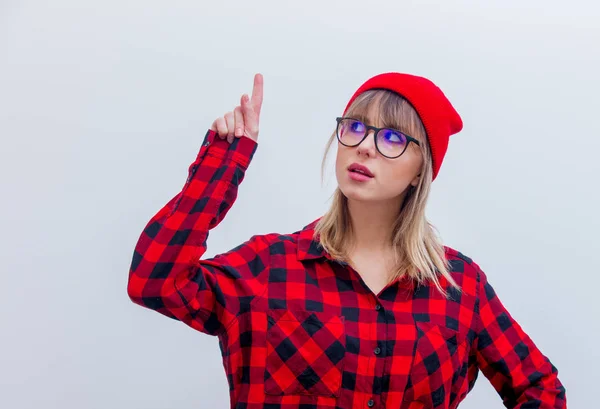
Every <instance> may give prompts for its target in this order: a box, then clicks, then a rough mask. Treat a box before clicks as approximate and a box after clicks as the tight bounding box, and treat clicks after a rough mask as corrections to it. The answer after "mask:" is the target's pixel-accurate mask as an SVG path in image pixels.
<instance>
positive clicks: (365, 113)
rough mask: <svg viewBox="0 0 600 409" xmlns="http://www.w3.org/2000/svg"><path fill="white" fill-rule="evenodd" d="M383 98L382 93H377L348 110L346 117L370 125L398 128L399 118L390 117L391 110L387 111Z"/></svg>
mask: <svg viewBox="0 0 600 409" xmlns="http://www.w3.org/2000/svg"><path fill="white" fill-rule="evenodd" d="M382 97H383V95H382V94H381V93H376V94H374V95H373V96H372V97H371V98H367V99H362V100H359V101H357V103H356V104H354V105H353V106H352V107H351V108H350V109H349V110H348V113H347V114H346V116H350V117H352V118H355V119H358V120H360V121H362V122H364V123H366V124H368V125H373V126H377V127H390V128H398V126H399V125H400V124H399V121H398V119H399V118H394V117H393V115H390V112H389V109H385V106H384V102H383V101H382ZM386 111H387V112H386Z"/></svg>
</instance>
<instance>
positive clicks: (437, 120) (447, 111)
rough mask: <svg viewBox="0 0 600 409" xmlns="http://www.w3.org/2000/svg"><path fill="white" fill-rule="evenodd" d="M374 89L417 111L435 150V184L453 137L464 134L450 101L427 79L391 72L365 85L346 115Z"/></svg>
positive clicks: (346, 109)
mask: <svg viewBox="0 0 600 409" xmlns="http://www.w3.org/2000/svg"><path fill="white" fill-rule="evenodd" d="M370 89H387V90H389V91H393V92H395V93H397V94H400V95H401V96H402V97H404V98H405V99H406V100H407V101H408V102H409V103H410V104H411V105H412V106H413V108H414V109H415V111H417V114H419V118H420V119H421V122H422V123H423V126H424V127H425V131H426V132H427V140H428V141H429V146H430V148H431V156H432V159H433V179H432V180H434V179H435V178H436V177H437V175H438V172H439V170H440V167H441V166H442V161H443V160H444V155H445V154H446V150H447V149H448V140H449V139H450V135H453V134H455V133H457V132H460V130H461V129H462V127H463V123H462V119H461V118H460V116H459V115H458V113H457V112H456V110H455V109H454V107H453V106H452V104H451V103H450V101H448V98H446V96H445V95H444V93H443V92H442V90H441V89H439V88H438V87H437V85H435V84H434V83H433V82H431V81H430V80H428V79H427V78H423V77H418V76H415V75H410V74H402V73H398V72H387V73H383V74H378V75H376V76H374V77H372V78H370V79H368V80H367V81H366V82H365V83H364V84H362V85H361V86H360V87H359V88H358V89H357V90H356V92H355V93H354V95H352V98H350V101H348V104H347V105H346V108H345V109H344V114H345V113H346V111H348V108H349V107H350V105H351V104H352V102H353V101H354V100H355V99H356V97H357V96H358V95H359V94H361V93H363V92H365V91H367V90H370Z"/></svg>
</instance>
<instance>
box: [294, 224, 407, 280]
mask: <svg viewBox="0 0 600 409" xmlns="http://www.w3.org/2000/svg"><path fill="white" fill-rule="evenodd" d="M319 220H320V218H318V219H316V220H314V221H313V222H311V223H309V224H308V225H306V226H304V227H303V228H302V230H300V231H299V232H298V244H297V247H298V249H297V257H298V260H314V259H319V258H326V259H328V260H330V261H336V260H334V259H333V257H331V255H330V254H329V253H328V252H327V251H326V250H325V249H324V248H323V246H322V245H321V244H320V243H319V235H318V234H316V235H315V226H316V224H317V223H318V221H319ZM338 263H339V264H341V265H343V266H347V265H348V263H346V262H343V261H338ZM394 283H397V284H398V286H399V287H400V288H404V289H407V290H411V291H412V290H414V288H415V286H416V285H417V284H416V282H415V281H414V280H412V279H411V278H409V277H408V276H403V277H400V278H396V279H395V280H394Z"/></svg>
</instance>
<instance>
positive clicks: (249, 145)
mask: <svg viewBox="0 0 600 409" xmlns="http://www.w3.org/2000/svg"><path fill="white" fill-rule="evenodd" d="M256 148H257V143H256V142H255V141H253V140H251V139H249V138H246V137H242V138H236V139H235V141H234V142H233V143H232V144H229V143H228V142H227V141H226V140H222V139H220V138H218V137H216V135H215V133H214V132H213V131H210V130H209V131H208V132H207V133H206V135H205V138H204V141H203V144H202V146H201V148H200V151H199V153H198V155H197V157H196V159H195V161H194V162H193V163H192V164H191V165H190V166H189V171H188V178H187V180H186V182H185V185H184V186H183V189H182V190H181V192H180V193H179V194H177V195H176V196H175V197H173V198H172V199H171V200H170V201H169V202H168V203H167V204H166V205H165V206H164V207H163V208H162V209H160V211H158V213H156V215H155V216H154V217H152V218H151V220H150V221H149V222H148V223H147V225H146V226H145V228H144V229H143V232H142V234H141V236H140V238H139V241H138V242H137V245H136V247H135V251H134V254H133V259H132V263H131V268H130V273H129V282H128V295H129V297H130V298H131V300H132V301H133V302H135V303H137V304H139V305H142V306H144V307H146V308H150V309H153V310H155V311H157V312H159V313H161V314H163V315H166V316H168V317H170V318H173V319H176V320H180V321H182V322H184V323H185V324H187V325H189V326H190V327H192V328H194V329H196V330H198V331H201V332H203V333H205V334H210V335H214V336H217V337H218V338H219V346H220V349H221V354H222V358H223V365H224V368H225V373H226V376H227V380H228V383H229V390H230V404H231V408H235V409H259V408H260V409H262V408H269V409H311V408H314V409H316V408H331V409H350V408H360V409H363V408H401V409H416V408H456V407H457V406H458V404H459V403H460V402H461V401H462V400H463V399H464V398H465V396H466V395H467V393H468V392H469V391H470V390H471V389H472V388H473V385H474V384H475V380H476V378H477V375H478V372H479V371H481V372H483V374H484V375H485V377H487V378H488V379H489V381H490V382H491V384H492V385H493V387H494V388H495V389H496V391H497V392H498V394H499V395H500V397H501V398H502V400H503V403H504V405H505V406H506V407H508V408H522V409H524V408H539V409H546V408H565V407H566V398H565V389H564V387H563V385H562V384H561V382H560V381H559V380H558V377H557V370H556V368H555V367H554V365H553V364H551V363H550V361H549V360H548V358H547V357H546V356H544V355H543V354H542V352H540V350H539V349H538V347H536V345H535V344H534V343H533V341H532V340H531V339H530V338H529V336H528V335H527V334H526V333H525V332H524V331H523V329H522V328H521V326H520V325H519V324H518V323H517V322H516V321H515V320H514V319H513V317H512V316H511V315H510V314H509V312H508V311H507V310H506V309H505V307H504V306H503V304H502V303H501V301H500V300H499V299H498V297H497V295H496V293H495V292H494V289H493V288H492V286H491V285H490V283H489V282H488V279H487V277H486V275H485V274H484V272H483V271H482V270H481V269H480V267H479V266H478V265H477V264H476V263H475V262H474V261H473V260H471V259H470V258H469V257H467V256H465V255H463V254H461V253H460V252H458V251H456V250H454V249H452V248H449V247H445V249H446V257H447V258H448V260H449V261H450V265H451V274H452V276H453V278H454V279H455V280H456V281H457V283H458V284H459V285H460V287H461V288H462V291H460V292H459V291H456V290H454V289H453V288H452V287H450V286H449V285H448V282H447V281H446V280H445V279H443V278H442V279H441V283H442V286H443V287H444V288H445V289H446V290H447V291H448V292H449V296H450V297H449V298H444V297H443V296H442V295H441V294H440V293H439V292H438V291H437V290H436V289H435V287H433V286H431V285H416V284H415V283H414V282H412V281H411V280H410V279H407V278H404V279H398V280H396V281H395V282H393V283H390V284H389V285H387V286H386V287H385V288H384V289H383V290H382V291H381V292H380V293H379V294H377V295H376V294H374V293H373V292H372V291H371V290H370V289H369V287H367V285H366V284H365V282H364V281H363V280H362V279H361V277H360V275H359V274H358V273H357V272H356V271H355V270H354V269H352V268H351V267H350V266H349V265H347V264H346V263H344V262H340V261H336V260H334V259H333V258H332V257H331V256H330V255H329V254H328V253H327V252H326V251H324V249H323V247H322V246H320V244H319V242H318V239H317V238H315V237H314V226H315V223H316V222H317V220H315V221H313V222H312V223H310V224H308V225H307V226H306V227H304V228H303V229H301V230H299V231H296V232H294V233H290V234H278V233H270V234H263V235H255V236H252V237H251V238H250V239H249V240H248V241H246V242H245V243H243V244H241V245H239V246H238V247H236V248H234V249H232V250H230V251H228V252H226V253H223V254H219V255H217V256H215V257H212V258H207V259H201V258H202V256H203V254H204V253H205V251H206V241H207V237H208V232H209V230H210V229H212V228H214V227H215V226H217V225H218V224H219V222H220V221H221V220H223V218H224V217H225V215H226V214H227V212H228V210H229V209H230V208H231V206H232V204H233V203H234V201H235V199H236V197H237V192H238V188H239V185H240V183H241V182H242V180H243V178H244V174H245V172H246V170H247V168H248V166H249V164H250V161H251V159H252V157H253V155H254V153H255V151H256Z"/></svg>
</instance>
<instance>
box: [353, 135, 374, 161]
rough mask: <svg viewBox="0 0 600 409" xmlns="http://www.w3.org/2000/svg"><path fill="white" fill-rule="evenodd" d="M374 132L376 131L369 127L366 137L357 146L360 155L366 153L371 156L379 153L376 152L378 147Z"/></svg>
mask: <svg viewBox="0 0 600 409" xmlns="http://www.w3.org/2000/svg"><path fill="white" fill-rule="evenodd" d="M374 133H375V131H374V130H372V129H369V131H368V132H367V136H366V137H365V139H364V140H363V141H362V142H361V143H360V145H358V146H357V147H356V149H357V151H356V152H357V153H358V154H359V155H365V156H370V157H374V156H375V154H376V153H377V152H376V150H377V148H376V147H375V138H374Z"/></svg>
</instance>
